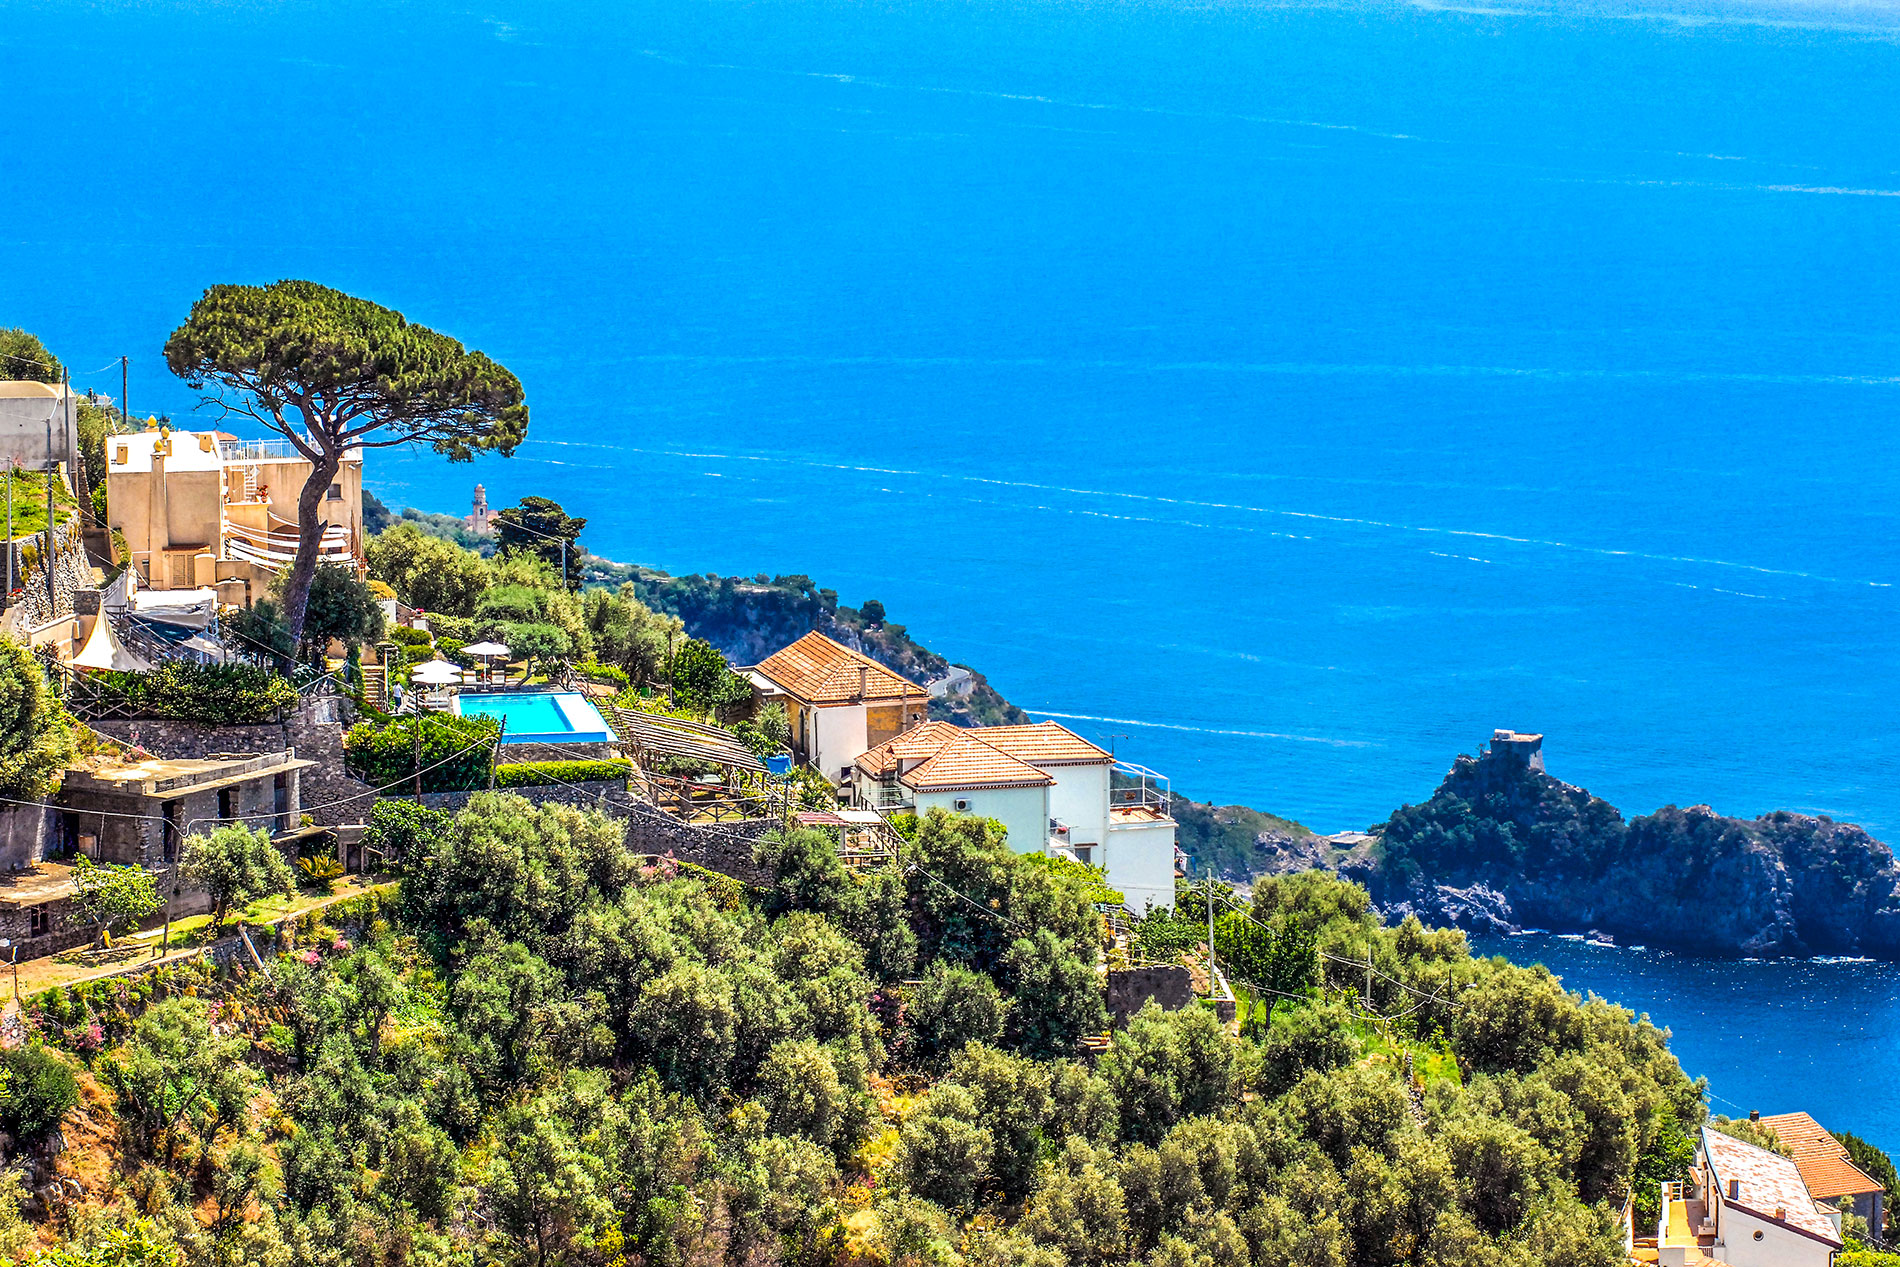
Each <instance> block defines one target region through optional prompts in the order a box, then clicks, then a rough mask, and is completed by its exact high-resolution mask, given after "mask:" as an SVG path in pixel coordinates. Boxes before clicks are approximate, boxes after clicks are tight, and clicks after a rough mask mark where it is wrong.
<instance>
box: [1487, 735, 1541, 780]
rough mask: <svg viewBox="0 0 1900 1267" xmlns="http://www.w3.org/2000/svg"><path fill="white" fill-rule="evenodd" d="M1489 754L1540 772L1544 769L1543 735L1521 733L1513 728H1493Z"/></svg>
mask: <svg viewBox="0 0 1900 1267" xmlns="http://www.w3.org/2000/svg"><path fill="white" fill-rule="evenodd" d="M1491 755H1492V756H1493V757H1496V758H1498V759H1499V760H1501V761H1508V762H1510V763H1511V764H1512V765H1520V766H1523V767H1524V768H1525V769H1528V770H1536V771H1537V772H1538V773H1540V774H1541V773H1542V772H1543V769H1544V737H1543V736H1542V735H1521V734H1519V733H1518V732H1517V731H1515V730H1494V731H1492V732H1491Z"/></svg>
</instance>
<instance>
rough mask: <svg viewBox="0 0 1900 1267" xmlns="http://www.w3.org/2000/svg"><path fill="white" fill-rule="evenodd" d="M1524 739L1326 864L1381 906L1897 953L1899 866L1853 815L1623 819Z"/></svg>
mask: <svg viewBox="0 0 1900 1267" xmlns="http://www.w3.org/2000/svg"><path fill="white" fill-rule="evenodd" d="M1532 738H1534V737H1531V736H1514V735H1509V734H1508V733H1507V732H1500V735H1499V736H1498V737H1497V739H1496V740H1494V742H1493V743H1492V744H1491V746H1490V747H1489V748H1488V749H1482V750H1480V753H1479V755H1478V756H1476V757H1471V756H1460V757H1459V758H1458V759H1457V760H1456V761H1455V762H1453V763H1452V767H1451V771H1450V773H1448V774H1447V775H1446V776H1445V780H1444V782H1443V783H1441V784H1440V785H1439V786H1438V790H1437V791H1435V792H1434V793H1433V794H1432V796H1431V798H1430V799H1429V800H1427V801H1425V802H1424V803H1423V804H1420V805H1407V806H1405V807H1403V808H1401V809H1400V810H1399V811H1398V812H1397V813H1395V814H1393V815H1392V817H1391V818H1390V819H1388V820H1387V821H1386V822H1385V823H1384V824H1382V825H1381V827H1380V828H1378V829H1377V830H1376V831H1375V832H1374V834H1373V839H1372V840H1371V841H1370V842H1368V844H1366V845H1365V846H1364V847H1363V848H1361V849H1359V850H1355V851H1354V853H1353V854H1352V855H1351V856H1349V857H1346V858H1342V859H1341V860H1340V862H1339V864H1338V865H1337V868H1336V869H1337V870H1338V871H1339V872H1340V873H1341V874H1342V875H1345V876H1347V877H1348V878H1351V879H1355V880H1358V881H1360V882H1361V883H1363V884H1364V885H1365V886H1366V887H1367V889H1368V890H1370V892H1371V893H1372V896H1373V900H1374V901H1375V902H1376V903H1378V905H1379V907H1380V908H1381V909H1382V910H1383V911H1384V912H1385V914H1386V915H1387V917H1388V918H1399V917H1403V916H1404V915H1406V914H1416V915H1417V916H1418V917H1419V918H1420V919H1421V920H1423V921H1424V922H1425V923H1427V924H1435V925H1447V924H1452V925H1457V926H1459V927H1462V928H1466V929H1469V930H1473V931H1510V930H1513V929H1515V928H1523V927H1535V928H1542V929H1548V930H1550V931H1553V932H1578V933H1595V934H1600V935H1607V936H1610V937H1613V938H1615V939H1616V940H1618V941H1625V942H1640V943H1643V944H1645V945H1649V946H1667V947H1671V948H1675V949H1680V950H1686V951H1691V952H1695V953H1699V954H1715V955H1764V956H1772V955H1868V956H1874V957H1878V958H1885V959H1896V958H1900V867H1896V865H1895V862H1894V856H1893V851H1892V850H1891V849H1889V848H1888V847H1887V846H1886V845H1885V844H1883V843H1881V842H1880V841H1878V840H1876V839H1874V838H1873V837H1872V836H1870V835H1868V834H1867V832H1866V831H1864V830H1862V829H1861V828H1859V827H1856V826H1854V825H1853V824H1851V823H1837V822H1834V821H1833V820H1832V819H1828V818H1820V817H1812V816H1808V815H1803V814H1790V813H1785V812H1776V813H1772V814H1765V815H1763V816H1762V817H1760V818H1756V819H1740V818H1730V817H1727V816H1725V815H1722V814H1718V813H1717V812H1716V811H1714V810H1713V809H1711V808H1709V807H1708V806H1706V805H1694V806H1690V807H1689V808H1687V809H1680V808H1678V807H1676V806H1674V805H1671V806H1667V807H1665V808H1663V809H1660V810H1657V811H1656V812H1655V813H1653V814H1646V815H1643V816H1641V817H1638V818H1632V819H1628V820H1625V819H1624V817H1623V815H1622V814H1621V812H1619V811H1618V810H1617V808H1616V807H1615V806H1613V805H1611V804H1609V803H1608V802H1607V801H1605V800H1603V799H1602V798H1600V797H1596V796H1592V795H1590V793H1589V792H1587V791H1585V790H1584V789H1583V788H1579V787H1573V786H1572V785H1570V784H1568V783H1565V782H1563V781H1562V780H1560V779H1556V778H1553V777H1552V776H1551V775H1549V774H1548V773H1546V772H1545V771H1544V769H1543V761H1542V755H1541V751H1540V746H1538V745H1532V746H1528V748H1527V745H1526V744H1525V743H1524V742H1523V741H1525V740H1528V739H1532Z"/></svg>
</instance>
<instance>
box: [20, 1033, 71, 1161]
mask: <svg viewBox="0 0 1900 1267" xmlns="http://www.w3.org/2000/svg"><path fill="white" fill-rule="evenodd" d="M0 1070H4V1071H5V1074H6V1077H5V1084H6V1085H5V1088H4V1090H0V1127H5V1128H6V1131H7V1133H8V1134H10V1135H12V1136H13V1137H14V1138H15V1139H17V1140H31V1139H38V1138H40V1137H41V1136H43V1135H45V1134H47V1133H48V1132H50V1131H52V1130H53V1129H54V1128H55V1127H57V1126H58V1125H59V1120H60V1118H62V1117H64V1116H65V1115H66V1110H67V1109H70V1108H72V1107H73V1105H75V1104H77V1103H79V1084H78V1083H77V1082H76V1081H75V1080H74V1079H73V1071H72V1070H71V1069H70V1068H68V1067H67V1064H66V1062H65V1061H63V1060H61V1059H60V1058H59V1057H58V1056H56V1055H54V1054H53V1053H52V1052H50V1051H48V1050H47V1049H46V1048H45V1047H43V1046H40V1045H39V1044H37V1043H36V1044H34V1045H32V1046H30V1047H16V1048H14V1049H13V1050H12V1051H8V1052H5V1053H4V1054H0Z"/></svg>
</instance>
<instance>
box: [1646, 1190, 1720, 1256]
mask: <svg viewBox="0 0 1900 1267" xmlns="http://www.w3.org/2000/svg"><path fill="white" fill-rule="evenodd" d="M1694 1191H1695V1188H1694V1186H1693V1185H1691V1184H1683V1183H1666V1184H1664V1185H1663V1186H1662V1217H1661V1218H1660V1219H1659V1220H1657V1224H1658V1225H1657V1228H1656V1233H1657V1234H1656V1235H1655V1236H1654V1237H1648V1236H1645V1237H1640V1238H1638V1239H1637V1241H1636V1243H1635V1245H1634V1246H1633V1247H1632V1248H1631V1250H1630V1258H1631V1260H1632V1261H1634V1262H1638V1263H1657V1264H1659V1265H1660V1267H1706V1265H1707V1264H1713V1263H1719V1262H1720V1261H1721V1259H1720V1257H1719V1256H1718V1255H1717V1253H1716V1241H1715V1225H1714V1224H1713V1223H1711V1222H1710V1221H1709V1210H1708V1206H1707V1204H1706V1203H1705V1202H1703V1201H1702V1200H1701V1199H1700V1198H1699V1197H1694V1196H1691V1195H1689V1194H1690V1193H1692V1192H1694Z"/></svg>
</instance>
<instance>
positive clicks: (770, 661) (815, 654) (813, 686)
mask: <svg viewBox="0 0 1900 1267" xmlns="http://www.w3.org/2000/svg"><path fill="white" fill-rule="evenodd" d="M748 676H749V677H750V678H751V680H752V687H753V690H754V692H755V693H756V696H757V699H758V702H759V705H760V706H761V707H764V706H766V705H769V704H782V705H784V707H785V716H786V718H787V719H788V720H789V721H790V722H791V724H792V751H793V752H794V753H795V754H797V756H798V758H799V760H801V761H803V762H805V763H806V764H808V765H810V766H811V767H813V768H814V769H816V770H818V771H820V772H821V773H823V774H824V775H825V776H826V777H827V778H830V779H833V780H836V781H837V782H840V783H843V782H848V781H849V780H850V778H851V768H852V764H853V763H854V762H856V761H857V759H858V758H859V757H861V756H863V755H864V754H865V753H866V752H867V751H869V750H870V749H872V748H874V747H876V746H877V745H878V744H881V743H883V742H885V741H886V740H888V739H892V738H895V737H896V736H898V735H901V734H903V733H904V732H905V731H907V730H909V729H910V728H911V727H913V726H917V725H919V724H921V723H922V722H923V720H924V718H925V716H926V715H927V713H928V710H929V706H930V698H929V696H928V695H927V694H926V693H925V691H924V688H923V687H921V686H919V685H917V684H916V683H915V682H912V681H910V680H908V679H907V678H904V677H901V676H899V675H898V674H896V673H893V672H891V670H889V669H887V668H885V667H884V666H883V665H881V664H879V663H878V662H877V661H876V660H873V659H872V658H871V657H870V656H867V655H864V654H862V653H860V652H857V651H853V650H852V649H851V648H849V647H847V646H844V645H843V644H842V643H837V642H833V641H832V640H831V639H829V638H827V637H825V636H824V635H823V634H821V633H819V632H818V631H817V630H813V631H812V632H811V633H808V634H806V635H805V636H804V637H803V638H800V639H799V640H798V641H797V642H794V643H793V644H792V645H791V646H789V647H786V648H785V649H784V650H782V651H778V652H775V653H774V654H772V655H771V656H770V657H768V658H767V659H766V660H764V661H763V662H762V663H760V664H759V665H758V666H757V667H756V668H754V669H752V670H751V671H750V673H749V674H748Z"/></svg>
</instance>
